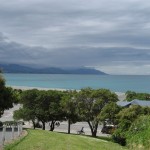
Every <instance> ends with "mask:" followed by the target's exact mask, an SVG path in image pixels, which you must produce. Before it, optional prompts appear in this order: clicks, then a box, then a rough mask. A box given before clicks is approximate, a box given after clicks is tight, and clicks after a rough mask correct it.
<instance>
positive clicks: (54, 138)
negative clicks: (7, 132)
mask: <svg viewBox="0 0 150 150" xmlns="http://www.w3.org/2000/svg"><path fill="white" fill-rule="evenodd" d="M27 131H28V135H27V136H26V137H24V138H23V139H21V140H20V141H16V142H14V143H13V144H10V145H7V146H6V147H5V150H123V149H125V148H124V147H121V146H120V145H118V144H115V143H112V142H108V141H104V140H101V139H97V138H92V137H88V136H84V135H71V134H70V135H68V134H64V133H57V132H50V131H43V130H32V129H28V130H27Z"/></svg>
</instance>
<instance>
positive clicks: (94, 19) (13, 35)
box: [0, 0, 150, 74]
mask: <svg viewBox="0 0 150 150" xmlns="http://www.w3.org/2000/svg"><path fill="white" fill-rule="evenodd" d="M0 63H17V64H18V63H19V64H32V65H33V64H34V65H36V66H56V67H78V66H79V67H80V66H86V67H94V68H96V69H99V70H101V71H104V72H106V73H110V74H150V1H149V0H0Z"/></svg>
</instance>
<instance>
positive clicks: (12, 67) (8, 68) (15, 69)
mask: <svg viewBox="0 0 150 150" xmlns="http://www.w3.org/2000/svg"><path fill="white" fill-rule="evenodd" d="M0 69H1V70H2V72H4V73H31V74H93V75H94V74H95V75H107V74H106V73H105V72H102V71H99V70H96V69H94V68H87V67H81V68H59V67H47V68H35V67H29V66H24V65H18V64H0Z"/></svg>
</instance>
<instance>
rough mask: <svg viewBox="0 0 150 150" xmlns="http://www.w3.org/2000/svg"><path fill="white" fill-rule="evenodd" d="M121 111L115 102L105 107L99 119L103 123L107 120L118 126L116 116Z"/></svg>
mask: <svg viewBox="0 0 150 150" xmlns="http://www.w3.org/2000/svg"><path fill="white" fill-rule="evenodd" d="M120 110H121V108H120V107H119V106H118V105H117V104H116V103H115V102H109V103H108V104H106V105H105V106H104V107H103V109H102V111H101V113H100V115H99V118H100V120H101V121H103V122H104V121H105V120H106V119H107V120H108V121H109V122H110V123H111V124H113V125H116V123H117V121H116V115H117V114H118V113H119V111H120Z"/></svg>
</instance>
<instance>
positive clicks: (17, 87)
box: [7, 85, 126, 101]
mask: <svg viewBox="0 0 150 150" xmlns="http://www.w3.org/2000/svg"><path fill="white" fill-rule="evenodd" d="M7 87H11V88H13V89H18V90H19V89H21V90H31V89H38V90H46V91H48V90H56V91H67V90H74V89H61V88H41V87H28V86H10V85H8V86H7ZM77 91H79V90H77ZM114 93H116V94H117V95H118V99H119V100H120V101H123V100H124V99H125V98H126V96H125V93H123V92H114Z"/></svg>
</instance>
